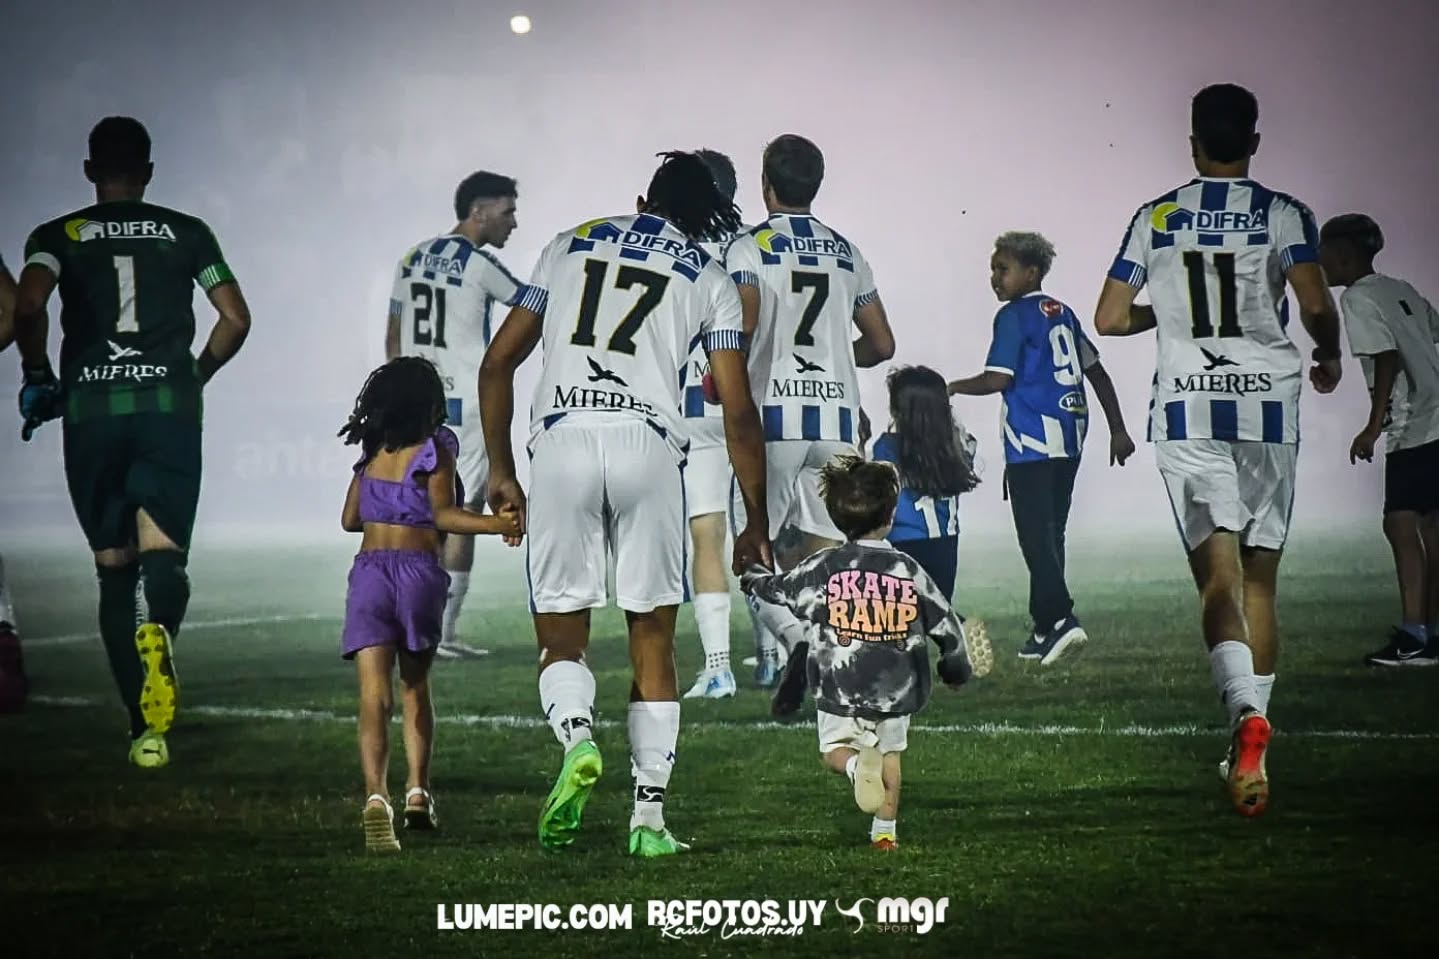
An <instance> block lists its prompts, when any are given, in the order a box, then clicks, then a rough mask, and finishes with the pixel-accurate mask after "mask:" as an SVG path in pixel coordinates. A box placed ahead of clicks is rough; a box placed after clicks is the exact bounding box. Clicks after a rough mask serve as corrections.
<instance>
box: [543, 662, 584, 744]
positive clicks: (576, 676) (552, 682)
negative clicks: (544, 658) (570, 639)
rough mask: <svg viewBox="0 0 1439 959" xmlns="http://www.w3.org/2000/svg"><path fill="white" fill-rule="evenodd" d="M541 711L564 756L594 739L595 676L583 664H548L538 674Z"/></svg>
mask: <svg viewBox="0 0 1439 959" xmlns="http://www.w3.org/2000/svg"><path fill="white" fill-rule="evenodd" d="M540 708H541V709H543V710H544V711H545V720H546V721H547V722H548V723H549V724H550V729H552V730H554V733H555V738H556V739H558V740H559V741H560V745H561V746H563V747H565V751H566V752H569V750H570V747H571V746H573V745H575V744H576V743H579V742H583V741H584V740H586V739H593V738H594V734H593V727H594V711H595V676H594V673H592V672H590V669H589V667H588V666H586V665H585V664H584V663H575V662H570V661H569V660H561V661H559V662H557V663H550V665H548V666H546V667H545V670H544V672H542V673H540Z"/></svg>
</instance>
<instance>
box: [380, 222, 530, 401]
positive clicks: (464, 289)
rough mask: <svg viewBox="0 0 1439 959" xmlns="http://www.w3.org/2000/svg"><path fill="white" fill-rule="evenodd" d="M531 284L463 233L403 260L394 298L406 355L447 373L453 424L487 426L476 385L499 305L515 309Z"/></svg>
mask: <svg viewBox="0 0 1439 959" xmlns="http://www.w3.org/2000/svg"><path fill="white" fill-rule="evenodd" d="M523 285H524V284H522V283H520V281H519V280H517V279H515V277H513V276H512V275H510V271H509V270H506V269H505V268H504V265H503V264H501V263H500V261H499V260H498V259H497V258H496V257H495V256H494V255H493V254H491V253H489V252H488V251H486V250H483V249H481V248H480V247H478V246H476V245H475V244H473V243H471V242H470V240H469V239H468V238H467V237H464V236H460V235H458V234H448V235H445V236H438V237H434V238H433V239H429V240H425V241H424V242H423V243H419V244H416V245H415V246H414V247H413V248H412V249H411V250H410V251H409V252H408V253H406V254H405V255H404V257H403V258H402V259H401V260H400V265H399V267H398V269H397V270H396V272H395V288H394V292H392V293H391V294H390V315H391V316H397V317H399V321H400V353H401V355H404V356H423V357H425V358H426V359H428V360H430V361H431V362H432V363H434V364H435V366H436V367H437V368H438V369H439V371H440V378H441V379H442V380H444V382H445V397H446V404H447V406H448V412H449V424H450V425H451V426H453V427H456V428H464V429H478V428H479V426H480V420H479V407H478V400H477V394H478V387H477V385H476V384H477V383H478V378H479V375H480V363H481V362H482V361H483V360H484V358H485V350H486V349H488V348H489V345H490V336H491V335H492V333H493V331H494V328H495V327H496V326H497V321H496V319H495V316H494V312H495V304H496V303H500V304H502V305H504V306H514V305H515V304H516V303H518V302H519V295H520V289H521V288H522V287H523Z"/></svg>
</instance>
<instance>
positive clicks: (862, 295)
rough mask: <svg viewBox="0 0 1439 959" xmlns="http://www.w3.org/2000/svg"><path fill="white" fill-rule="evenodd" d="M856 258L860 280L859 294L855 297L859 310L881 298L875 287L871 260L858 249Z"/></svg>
mask: <svg viewBox="0 0 1439 959" xmlns="http://www.w3.org/2000/svg"><path fill="white" fill-rule="evenodd" d="M854 260H855V263H854V274H855V279H856V280H858V281H859V286H858V288H859V294H858V295H857V296H856V297H855V298H854V308H855V309H856V310H857V309H859V308H860V307H862V306H868V305H869V304H871V303H873V302H874V301H875V300H877V299H879V290H877V289H875V285H874V271H873V270H871V269H870V268H869V261H868V260H866V259H865V258H864V257H863V256H862V255H861V254H860V252H859V250H858V249H856V250H855V251H854Z"/></svg>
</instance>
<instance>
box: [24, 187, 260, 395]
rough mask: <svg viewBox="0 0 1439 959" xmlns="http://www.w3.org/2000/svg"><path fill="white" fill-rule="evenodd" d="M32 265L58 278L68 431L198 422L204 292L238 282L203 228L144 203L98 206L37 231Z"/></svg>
mask: <svg viewBox="0 0 1439 959" xmlns="http://www.w3.org/2000/svg"><path fill="white" fill-rule="evenodd" d="M25 265H26V266H40V267H43V268H45V269H47V270H49V271H50V272H51V273H52V274H54V275H55V277H56V281H57V285H58V289H59V293H60V329H61V333H62V338H61V342H60V379H61V382H63V383H64V386H65V393H66V405H65V418H66V420H67V421H70V422H77V421H82V420H88V419H94V418H97V417H105V416H123V415H126V414H129V413H140V412H162V413H180V414H192V415H194V416H195V417H196V418H197V419H198V418H199V416H200V409H201V403H200V381H199V377H198V375H197V372H196V368H195V358H194V356H193V354H192V353H191V344H192V343H193V342H194V339H195V313H194V310H193V308H192V301H193V296H194V288H195V284H196V283H198V284H199V285H200V288H201V289H203V290H205V291H206V292H209V291H210V290H212V289H214V288H215V287H216V286H219V285H220V284H222V283H228V282H232V281H233V280H234V275H233V274H231V272H230V268H229V267H228V266H226V265H225V260H224V257H223V256H221V254H220V246H219V244H218V243H217V242H216V241H215V235H214V234H213V233H211V232H210V228H209V227H208V226H206V225H205V223H204V222H203V221H202V220H199V219H197V218H195V217H193V216H189V215H187V214H184V213H180V212H178V211H176V210H170V209H166V208H165V207H162V206H155V205H154V204H150V203H145V202H142V201H130V200H123V201H113V202H108V203H97V204H95V205H93V206H89V207H86V208H85V209H83V210H77V211H76V212H74V213H70V214H67V215H65V216H62V217H60V218H58V219H55V220H51V221H50V222H48V223H45V224H42V225H41V226H39V227H36V228H35V230H34V232H32V233H31V234H30V238H29V240H28V241H26V244H25Z"/></svg>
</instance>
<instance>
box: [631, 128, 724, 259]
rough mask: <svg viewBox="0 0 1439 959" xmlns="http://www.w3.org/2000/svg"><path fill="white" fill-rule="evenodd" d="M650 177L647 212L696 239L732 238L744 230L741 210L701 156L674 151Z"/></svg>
mask: <svg viewBox="0 0 1439 959" xmlns="http://www.w3.org/2000/svg"><path fill="white" fill-rule="evenodd" d="M656 156H660V157H663V158H664V162H663V163H661V164H660V168H659V169H658V170H656V171H655V175H654V176H653V177H651V178H650V186H649V190H648V192H646V193H645V207H646V212H648V213H652V214H654V215H655V216H662V217H664V218H665V219H666V220H669V221H670V222H671V223H673V224H674V225H675V226H677V227H679V229H680V232H681V233H683V234H684V235H685V236H688V237H689V238H690V239H692V240H699V239H705V238H706V237H718V236H728V235H730V234H732V233H735V232H737V231H738V230H739V228H740V212H739V207H737V206H735V204H734V200H733V199H732V198H730V197H726V196H725V195H724V194H723V193H722V192H720V188H719V187H718V186H716V185H715V177H714V174H713V173H711V172H710V168H709V166H708V165H706V163H705V162H704V160H702V159H701V158H700V157H699V155H698V154H695V153H684V152H681V151H677V150H675V151H670V152H668V153H659V154H656Z"/></svg>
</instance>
